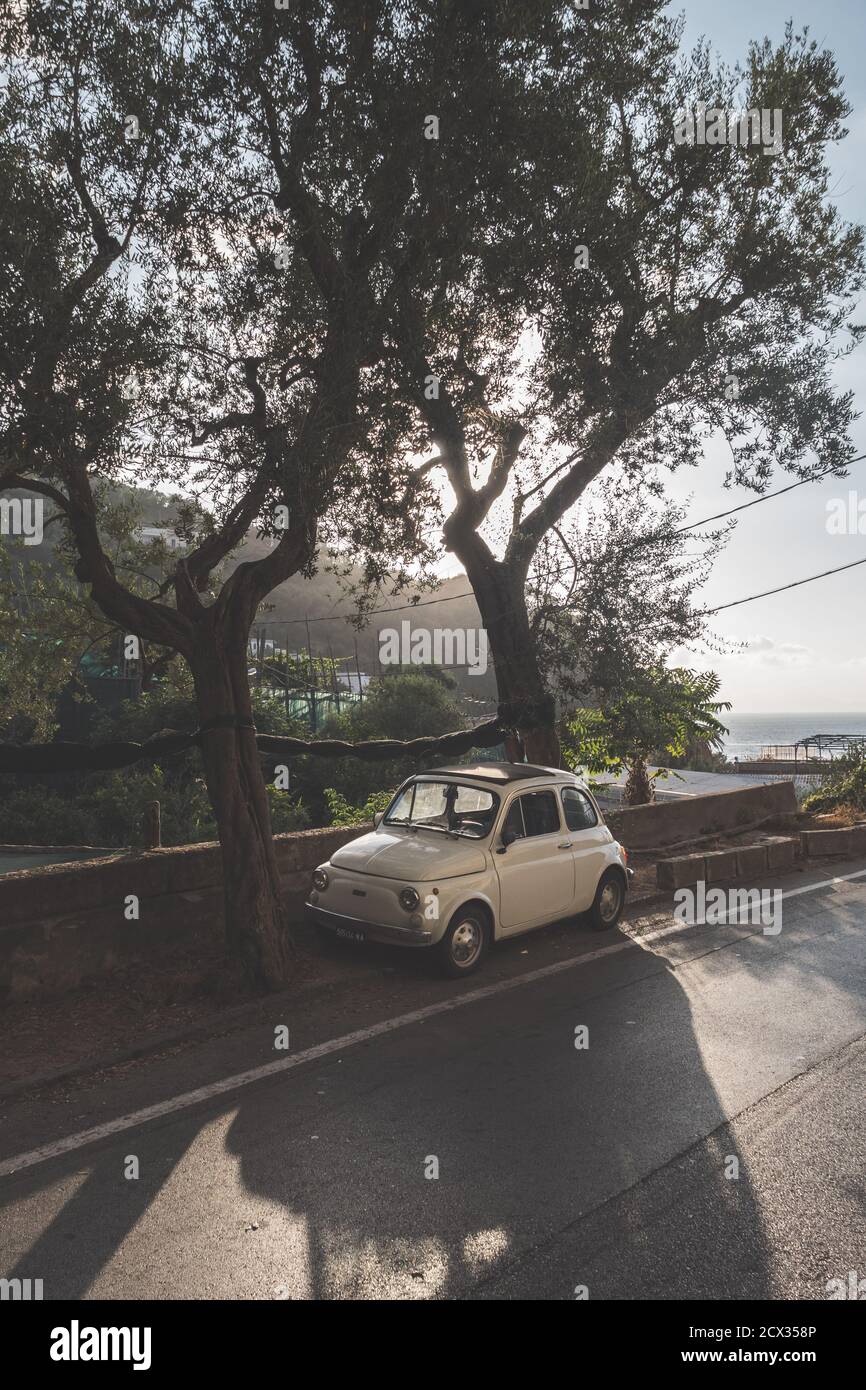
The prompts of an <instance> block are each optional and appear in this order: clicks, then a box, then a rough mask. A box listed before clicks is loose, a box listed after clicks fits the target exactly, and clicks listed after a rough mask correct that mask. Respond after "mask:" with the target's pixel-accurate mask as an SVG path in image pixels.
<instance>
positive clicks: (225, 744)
mask: <svg viewBox="0 0 866 1390" xmlns="http://www.w3.org/2000/svg"><path fill="white" fill-rule="evenodd" d="M207 612H208V615H209V621H206V622H205V623H204V624H203V628H204V630H203V631H200V632H199V633H198V634H197V640H196V645H195V651H194V653H193V656H192V658H191V659H190V665H191V667H192V673H193V679H194V682H195V691H196V697H197V701H198V711H199V725H200V727H202V729H203V732H202V739H201V752H202V761H203V763H204V769H205V778H206V781H207V789H208V793H209V795H210V799H211V802H212V804H213V808H214V812H215V815H216V821H217V829H218V833H219V841H220V850H221V852H222V864H223V885H224V904H225V936H226V946H227V948H228V952H229V956H230V958H231V960H232V962H233V963H234V965H235V967H236V968H239V969H240V971H241V972H242V974H243V977H244V979H245V980H246V982H247V983H249V984H251V985H254V986H256V987H257V988H265V989H271V990H273V989H280V988H282V987H284V986H285V985H286V983H287V982H288V979H289V976H290V974H291V960H292V955H293V946H292V942H291V935H290V931H289V922H288V914H287V912H286V908H285V905H284V903H283V898H282V892H281V889H280V880H279V873H278V870H277V859H276V852H275V848H274V841H273V833H272V830H271V818H270V810H269V807H268V798H267V792H266V789H265V781H264V777H263V775H262V769H261V764H260V762H259V755H258V749H257V747H256V735H255V730H254V728H253V715H252V703H251V700H250V689H249V680H248V677H247V639H246V636H245V635H244V632H243V629H242V627H238V628H235V629H232V628H227V627H224V626H223V625H222V624H221V623H220V622H219V619H218V616H217V611H216V608H214V609H209V610H207ZM229 621H230V620H229ZM210 721H215V722H216V721H219V724H218V727H214V728H210V729H206V727H205V726H206V725H207V724H208V723H209V722H210ZM243 726H246V727H243Z"/></svg>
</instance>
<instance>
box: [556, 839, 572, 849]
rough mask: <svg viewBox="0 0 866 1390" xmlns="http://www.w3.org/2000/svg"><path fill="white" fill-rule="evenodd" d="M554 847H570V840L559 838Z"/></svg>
mask: <svg viewBox="0 0 866 1390" xmlns="http://www.w3.org/2000/svg"><path fill="white" fill-rule="evenodd" d="M556 848H557V849H571V841H570V840H560V842H559V844H558V845H557V846H556Z"/></svg>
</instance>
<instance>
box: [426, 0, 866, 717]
mask: <svg viewBox="0 0 866 1390" xmlns="http://www.w3.org/2000/svg"><path fill="white" fill-rule="evenodd" d="M671 9H672V11H673V12H674V13H685V17H686V28H685V33H684V38H683V43H684V46H685V47H686V48H687V49H688V48H691V47H692V46H693V44H694V43H695V42H696V41H697V40H698V39H699V38H700V37H701V36H706V37H707V38H708V39H709V40H710V42H711V44H712V46H713V47H714V48H715V49H716V50H717V51H718V52H719V53H720V55H721V56H722V58H724V59H725V60H727V61H728V62H729V63H734V62H735V61H737V60H738V59H742V60H745V58H746V55H747V51H748V45H749V41H750V40H751V39H761V38H763V37H764V36H768V37H769V38H770V39H771V40H773V41H774V42H780V41H781V40H782V38H783V37H784V29H785V24H786V21H787V20H788V19H792V20H793V22H794V27H795V30H797V31H800V30H802V29H803V28H804V27H806V26H808V28H809V32H810V34H811V36H812V37H813V38H815V39H816V40H817V41H818V43H819V45H820V46H821V47H826V48H829V49H830V50H831V51H832V52H833V53H834V55H835V57H836V60H837V63H838V66H839V69H840V72H841V73H842V76H843V79H844V84H845V91H846V94H847V96H848V100H849V102H850V104H851V105H852V107H853V111H852V114H851V116H850V117H849V118H848V121H847V122H846V125H847V128H848V130H849V134H848V137H847V138H846V139H845V140H844V141H843V142H841V144H839V145H837V146H836V147H834V149H833V150H832V151H831V154H830V158H831V165H832V169H833V175H834V177H833V180H832V181H831V190H832V194H833V201H834V202H835V203H836V204H837V206H838V208H839V210H840V213H841V215H842V216H843V217H844V218H845V220H847V221H851V222H859V223H866V179H864V169H866V0H822V4H820V5H818V6H816V5H814V4H812V3H808V0H762V3H761V4H760V5H756V4H754V3H753V2H752V3H750V0H724V3H710V0H686V4H685V5H682V4H674V5H672V6H671ZM864 316H866V303H864V304H862V305H861V306H860V310H859V313H857V314H855V315H854V316H853V317H854V319H855V321H859V320H862V319H864ZM836 380H837V381H838V383H839V385H840V386H841V387H842V388H843V389H850V390H852V391H853V392H854V393H855V403H856V405H857V408H859V409H861V410H863V409H864V407H866V391H864V381H866V345H863V346H861V347H860V348H859V349H858V350H857V352H856V353H853V354H852V355H851V356H850V357H848V358H847V359H846V360H845V361H844V362H842V363H839V364H838V365H837V369H836ZM852 437H853V441H854V443H855V445H856V446H857V450H856V451H857V452H858V453H866V416H864V419H861V420H858V421H857V422H856V424H855V426H854V430H853V435H852ZM729 459H730V454H729V451H728V449H727V447H726V445H725V444H724V442H723V441H719V442H718V443H715V442H713V443H711V444H710V445H709V446H708V447H707V450H706V453H705V460H704V464H703V465H702V466H701V467H699V468H697V469H684V470H681V471H680V472H679V473H674V474H666V475H665V478H666V487H667V491H668V493H669V495H670V496H671V498H673V499H674V500H675V501H677V502H681V503H683V504H687V518H686V519H687V521H692V520H694V521H699V520H700V519H701V518H703V517H707V516H713V515H715V514H717V513H718V512H721V511H724V510H726V509H727V508H732V507H735V506H737V505H738V504H739V503H742V502H748V501H751V500H752V499H753V498H754V497H755V493H753V492H750V491H748V490H747V489H745V488H730V489H725V487H724V478H725V473H726V471H727V467H728V463H729ZM792 481H794V479H793V477H792V476H791V475H790V474H786V473H781V472H780V473H779V474H778V475H777V476H776V477H775V478H774V480H773V481H772V483H771V484H770V487H769V489H768V490H769V491H772V490H774V489H776V488H781V487H784V486H785V485H786V484H788V483H790V482H792ZM852 492H853V493H854V494H855V496H854V500H853V510H854V518H855V528H854V532H853V534H831V532H830V531H829V530H828V520H829V513H828V506H831V505H833V504H834V503H836V504H837V505H838V504H839V503H841V504H843V505H844V507H845V509H846V512H847V510H848V509H849V506H850V505H851V504H849V493H852ZM859 503H862V513H863V514H862V517H858V514H857V507H858V504H859ZM858 524H859V525H860V526H862V534H858V533H857V529H856V527H857V525H858ZM863 557H866V459H864V460H863V462H862V463H855V464H853V465H852V466H851V469H850V472H849V477H848V478H847V479H841V480H840V479H838V478H830V479H827V480H823V481H822V482H819V483H811V484H808V485H807V486H804V487H801V488H798V489H796V490H795V491H794V492H791V493H789V494H788V495H787V496H784V497H779V498H775V499H771V500H768V501H766V502H762V503H761V504H760V505H758V506H756V507H753V508H751V509H750V510H749V511H747V512H744V513H742V514H741V515H740V518H739V520H738V523H737V527H736V530H735V531H734V533H733V536H732V538H731V539H730V541H729V542H728V545H727V548H726V550H725V551H723V553H722V555H721V556H720V558H719V559H718V561H717V562H716V564H715V566H714V569H713V573H712V575H711V577H710V579H709V580H708V582H707V583H706V585H705V586H704V588H703V589H702V590H701V591H699V595H698V597H699V599H702V600H703V601H704V602H705V603H706V604H707V605H708V606H709V607H715V606H717V605H719V604H723V603H730V602H731V601H732V600H734V599H738V598H744V597H746V595H748V594H755V593H760V592H761V591H763V590H767V589H773V588H776V587H778V586H780V585H783V584H787V583H789V582H790V581H792V580H796V579H800V578H804V577H806V576H807V575H812V574H819V573H821V572H822V571H824V570H829V569H835V568H836V567H838V566H840V565H845V564H848V563H849V562H851V561H853V560H858V559H861V558H863ZM458 571H459V566H458V565H457V564H456V562H453V561H452V560H450V559H448V560H445V561H444V562H443V565H442V567H441V572H442V573H443V574H445V573H447V574H454V573H456V572H458ZM713 632H714V633H715V634H716V635H717V636H719V637H721V638H723V639H725V641H726V642H729V643H732V644H734V648H733V650H731V651H730V653H729V654H727V655H724V654H722V655H720V654H719V653H718V652H715V651H713V652H707V651H706V650H704V651H702V652H700V651H699V652H695V651H691V652H690V651H686V650H679V651H676V652H674V653H673V654H672V657H671V659H672V661H673V663H674V664H679V665H699V666H702V667H712V669H714V670H716V671H717V672H718V673H719V675H720V677H721V679H722V698H723V699H726V700H730V701H731V703H732V705H733V707H734V710H735V711H736V712H739V713H745V712H754V713H757V712H775V711H789V712H792V713H794V712H797V713H799V712H803V713H805V712H808V711H821V712H828V713H829V712H836V711H838V712H843V711H844V712H861V711H862V712H866V565H864V566H863V567H862V569H854V570H849V571H848V572H847V573H843V574H838V575H833V576H831V577H830V578H826V579H821V580H818V581H817V582H816V583H814V584H809V585H805V586H803V587H801V588H797V589H794V590H792V591H790V592H788V593H783V594H778V595H776V596H774V597H772V598H764V599H759V600H757V601H756V602H754V603H749V604H745V605H743V606H742V607H739V608H734V609H731V610H730V611H729V612H726V613H721V614H719V615H718V616H717V617H716V618H715V619H714V620H713ZM744 642H747V643H748V644H749V645H748V647H747V648H745V649H743V646H742V644H743V643H744Z"/></svg>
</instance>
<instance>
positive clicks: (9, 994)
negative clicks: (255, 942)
mask: <svg viewBox="0 0 866 1390" xmlns="http://www.w3.org/2000/svg"><path fill="white" fill-rule="evenodd" d="M368 828H369V827H365V826H361V827H358V826H352V827H351V828H348V829H339V830H332V829H327V830H304V831H299V832H296V833H293V834H289V835H277V836H276V840H275V843H276V850H277V863H278V864H279V868H280V881H281V883H282V886H283V890H284V892H285V896H286V900H287V902H288V905H289V908H290V909H291V910H292V911H294V912H297V911H298V910H299V909H300V908H301V906H302V903H303V897H304V893H305V891H306V889H307V887H308V884H309V876H310V873H311V871H312V870H313V869H314V868H315V867H316V865H317V864H321V863H322V862H323V861H324V860H326V859H328V858H330V856H331V854H332V853H333V852H334V850H335V849H337V848H338V847H339V846H340V845H343V844H345V843H346V841H347V840H353V839H354V838H355V837H356V836H357V835H359V834H362V833H363V831H364V830H365V829H368ZM130 894H135V896H136V897H137V898H138V899H139V918H138V921H128V920H127V919H126V917H125V915H124V904H125V900H126V898H127V897H128V896H129V895H130ZM221 931H222V868H221V863H220V853H219V845H217V844H204V845H185V846H181V847H180V848H177V849H159V850H150V851H148V852H146V853H144V852H143V853H138V854H127V853H118V854H115V855H110V856H108V857H106V858H102V859H91V860H88V861H85V862H82V863H77V864H57V865H53V866H51V867H48V868H38V869H26V870H22V871H20V872H18V873H9V874H4V875H3V876H2V877H0V999H9V998H20V997H23V996H26V995H29V994H36V993H39V994H51V993H57V992H59V991H63V990H66V989H72V988H74V987H75V986H77V985H80V984H82V983H84V982H85V981H88V980H95V979H99V978H101V977H104V976H106V975H108V974H110V973H111V972H112V971H113V970H116V969H118V968H120V967H124V966H129V965H134V964H135V962H136V960H138V959H142V958H144V957H147V958H153V956H154V955H157V956H159V955H168V954H178V953H184V952H193V953H194V954H196V953H203V952H207V951H212V950H213V947H214V944H215V943H218V941H219V935H220V933H221Z"/></svg>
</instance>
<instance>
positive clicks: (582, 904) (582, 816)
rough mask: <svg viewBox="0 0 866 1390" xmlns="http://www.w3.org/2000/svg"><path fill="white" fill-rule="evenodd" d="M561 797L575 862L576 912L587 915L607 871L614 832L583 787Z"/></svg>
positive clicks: (563, 790)
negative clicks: (606, 865) (602, 877)
mask: <svg viewBox="0 0 866 1390" xmlns="http://www.w3.org/2000/svg"><path fill="white" fill-rule="evenodd" d="M560 795H561V799H562V814H563V817H564V818H565V824H566V828H567V831H568V838H569V840H570V841H571V857H572V860H573V863H574V911H575V912H585V911H586V909H587V908H588V907H591V906H592V900H593V898H594V897H595V890H596V888H597V886H598V880H599V879H600V878H601V875H602V873H603V872H604V866H605V864H606V862H607V847H608V846H609V844H610V838H611V837H610V831H609V830H608V828H607V826H606V825H605V824H604V821H603V820H602V819H601V817H600V816H599V814H598V812H597V811H596V809H595V806H594V805H593V804H592V802H591V801H590V799H589V797H588V796H587V795H586V793H585V792H582V791H581V790H580V788H579V787H563V788H562V791H561V793H560Z"/></svg>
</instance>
